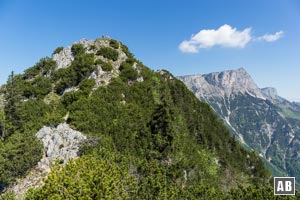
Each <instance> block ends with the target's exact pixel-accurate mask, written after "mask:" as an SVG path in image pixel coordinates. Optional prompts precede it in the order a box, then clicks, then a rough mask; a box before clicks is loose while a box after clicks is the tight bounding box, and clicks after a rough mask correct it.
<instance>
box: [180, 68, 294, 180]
mask: <svg viewBox="0 0 300 200" xmlns="http://www.w3.org/2000/svg"><path fill="white" fill-rule="evenodd" d="M178 78H179V79H180V80H182V81H183V82H184V83H185V84H186V86H187V87H188V88H189V89H190V90H191V91H192V92H194V94H195V95H196V96H197V97H198V98H199V99H200V100H202V101H205V102H207V103H208V104H210V105H211V107H212V108H213V109H214V111H215V112H216V114H217V115H219V117H220V118H221V119H223V120H224V122H225V124H226V125H227V126H228V127H229V128H230V129H231V130H232V132H233V133H234V134H235V135H236V136H238V138H239V139H240V141H241V142H242V143H244V145H245V146H247V147H249V148H251V149H253V150H254V151H256V152H258V153H259V154H260V155H261V156H262V157H263V158H264V159H265V161H266V162H268V166H269V169H270V170H271V171H272V172H273V175H289V176H296V180H297V179H299V178H300V172H299V169H300V155H299V151H300V107H299V105H297V104H296V103H292V102H289V101H288V100H286V99H284V98H282V97H280V96H278V94H277V91H276V89H274V88H263V89H260V88H259V87H258V86H257V85H256V84H255V82H254V81H253V80H252V78H251V76H250V75H249V74H248V73H247V72H246V71H245V70H244V69H242V68H241V69H237V70H228V71H224V72H214V73H211V74H204V75H190V76H181V77H178Z"/></svg>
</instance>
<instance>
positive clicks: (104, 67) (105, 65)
mask: <svg viewBox="0 0 300 200" xmlns="http://www.w3.org/2000/svg"><path fill="white" fill-rule="evenodd" d="M95 65H101V68H102V70H103V71H106V72H109V71H111V70H112V69H113V66H112V64H111V63H109V62H104V61H103V60H101V59H97V60H96V61H95Z"/></svg>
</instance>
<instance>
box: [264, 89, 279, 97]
mask: <svg viewBox="0 0 300 200" xmlns="http://www.w3.org/2000/svg"><path fill="white" fill-rule="evenodd" d="M261 91H262V92H263V93H264V94H265V95H266V96H267V97H270V98H271V99H276V98H278V93H277V90H276V89H275V88H273V87H265V88H262V89H261Z"/></svg>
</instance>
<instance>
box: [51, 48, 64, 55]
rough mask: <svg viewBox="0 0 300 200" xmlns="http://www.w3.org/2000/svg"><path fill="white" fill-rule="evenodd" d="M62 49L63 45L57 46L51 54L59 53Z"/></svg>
mask: <svg viewBox="0 0 300 200" xmlns="http://www.w3.org/2000/svg"><path fill="white" fill-rule="evenodd" d="M63 49H64V47H57V48H56V49H55V50H54V51H53V53H52V55H54V54H57V53H60V52H61V51H62V50H63Z"/></svg>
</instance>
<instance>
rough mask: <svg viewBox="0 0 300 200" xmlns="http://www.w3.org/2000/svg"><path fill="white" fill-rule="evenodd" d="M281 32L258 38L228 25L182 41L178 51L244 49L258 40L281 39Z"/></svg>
mask: <svg viewBox="0 0 300 200" xmlns="http://www.w3.org/2000/svg"><path fill="white" fill-rule="evenodd" d="M282 35H283V31H279V32H276V33H274V34H265V35H263V36H260V37H257V38H255V37H253V36H252V35H251V28H250V27H248V28H245V29H244V30H237V28H233V27H231V26H230V25H228V24H225V25H223V26H221V27H219V28H218V29H216V30H215V29H203V30H200V31H199V32H198V33H197V34H195V35H192V36H191V38H190V39H189V40H184V41H182V42H181V43H180V45H179V50H180V51H182V52H184V53H197V52H199V50H200V49H204V48H211V47H214V46H221V47H227V48H244V47H245V46H246V45H247V44H248V43H249V42H250V41H252V40H259V41H266V42H273V41H276V40H278V39H279V38H281V37H282Z"/></svg>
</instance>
